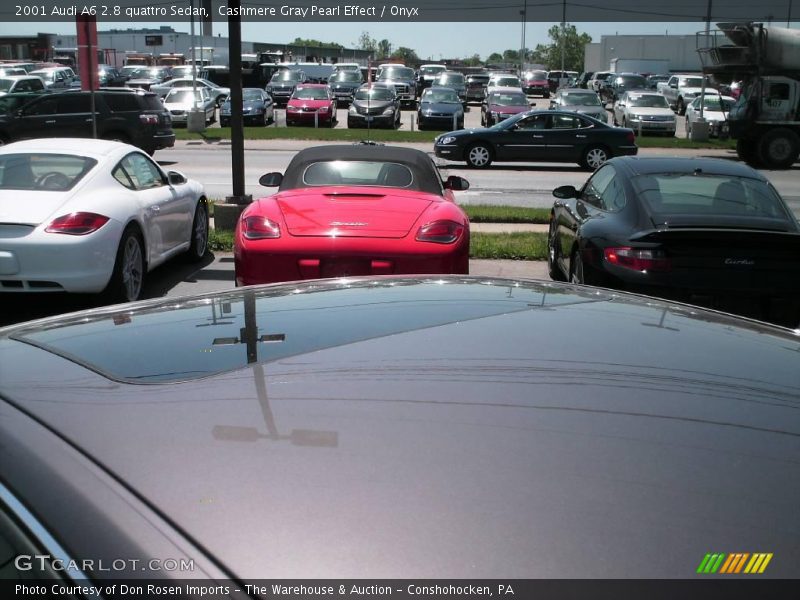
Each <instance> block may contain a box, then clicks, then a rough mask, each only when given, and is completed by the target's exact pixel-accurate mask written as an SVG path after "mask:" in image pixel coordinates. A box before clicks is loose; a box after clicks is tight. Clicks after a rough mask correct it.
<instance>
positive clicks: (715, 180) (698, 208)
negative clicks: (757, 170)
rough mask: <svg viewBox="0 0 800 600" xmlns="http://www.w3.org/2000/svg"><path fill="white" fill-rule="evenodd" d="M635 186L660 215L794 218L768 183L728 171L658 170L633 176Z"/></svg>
mask: <svg viewBox="0 0 800 600" xmlns="http://www.w3.org/2000/svg"><path fill="white" fill-rule="evenodd" d="M632 183H633V187H634V190H635V191H636V192H637V194H638V195H639V196H640V197H642V198H643V199H644V200H645V202H646V203H647V204H648V205H649V207H650V209H651V211H652V212H654V213H657V214H658V215H659V216H660V217H662V218H664V217H669V216H671V215H714V216H715V217H717V216H747V217H766V218H772V219H780V220H786V221H789V222H791V220H792V218H791V217H790V216H789V214H788V212H787V210H786V207H785V205H784V204H783V202H782V201H781V199H780V197H778V195H777V193H776V192H775V191H774V190H773V189H772V187H771V186H769V185H768V184H767V183H765V182H763V181H760V180H758V179H748V178H744V177H735V176H727V175H696V174H694V173H656V174H651V175H639V176H637V177H634V178H633V179H632Z"/></svg>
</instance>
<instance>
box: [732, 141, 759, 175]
mask: <svg viewBox="0 0 800 600" xmlns="http://www.w3.org/2000/svg"><path fill="white" fill-rule="evenodd" d="M757 149H758V148H757V147H756V143H755V142H753V141H752V140H745V139H742V138H739V139H738V140H736V155H737V156H738V157H739V160H741V161H743V162H744V163H746V164H748V165H750V166H751V167H753V168H758V167H760V166H761V161H759V159H758V152H757Z"/></svg>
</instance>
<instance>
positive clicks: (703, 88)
mask: <svg viewBox="0 0 800 600" xmlns="http://www.w3.org/2000/svg"><path fill="white" fill-rule="evenodd" d="M712 1H713V0H708V12H706V47H708V45H709V44H710V43H711V2H712ZM705 104H706V73H705V69H704V70H703V80H702V83H701V84H700V118H701V119H702V118H703V109H704V108H705Z"/></svg>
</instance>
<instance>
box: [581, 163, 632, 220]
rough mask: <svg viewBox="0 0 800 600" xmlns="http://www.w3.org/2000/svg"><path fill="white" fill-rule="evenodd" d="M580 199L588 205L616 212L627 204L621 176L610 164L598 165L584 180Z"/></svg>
mask: <svg viewBox="0 0 800 600" xmlns="http://www.w3.org/2000/svg"><path fill="white" fill-rule="evenodd" d="M580 199H581V201H583V202H584V203H586V204H589V205H590V206H594V207H595V208H599V209H600V210H606V211H610V212H618V211H620V210H622V209H623V208H625V205H626V204H627V200H626V197H625V187H624V185H623V183H622V178H621V177H619V176H618V175H617V172H616V170H615V169H614V167H613V166H611V165H604V166H602V167H600V168H599V169H598V170H597V171H596V172H595V174H594V175H592V177H591V179H589V181H587V182H586V185H585V186H584V188H583V191H582V192H581V195H580Z"/></svg>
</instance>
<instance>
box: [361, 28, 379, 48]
mask: <svg viewBox="0 0 800 600" xmlns="http://www.w3.org/2000/svg"><path fill="white" fill-rule="evenodd" d="M356 45H357V46H358V47H359V48H361V49H362V50H366V51H367V52H375V50H376V48H377V47H378V42H377V41H375V38H374V37H372V36H371V35H370V34H369V32H367V31H362V32H361V35H360V36H359V37H358V43H357V44H356Z"/></svg>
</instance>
